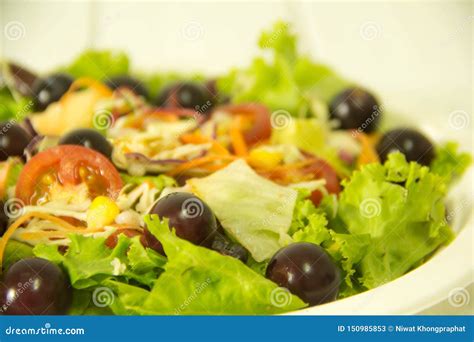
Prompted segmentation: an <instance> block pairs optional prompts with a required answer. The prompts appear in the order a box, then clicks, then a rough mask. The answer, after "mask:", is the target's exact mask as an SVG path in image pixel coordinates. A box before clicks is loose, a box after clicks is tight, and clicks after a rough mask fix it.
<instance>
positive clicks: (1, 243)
mask: <svg viewBox="0 0 474 342" xmlns="http://www.w3.org/2000/svg"><path fill="white" fill-rule="evenodd" d="M33 217H38V218H41V219H43V220H48V221H51V222H54V223H57V224H59V225H61V226H63V227H64V228H66V229H68V230H71V231H75V230H78V229H80V228H81V227H75V226H73V225H71V224H69V223H68V222H66V221H64V220H62V219H60V218H58V217H55V216H52V215H49V214H46V213H39V212H30V213H26V214H25V215H23V216H21V217H20V218H18V219H17V220H16V221H15V222H14V223H13V224H12V225H11V226H10V227H8V229H7V231H6V232H5V234H3V237H2V239H1V240H0V272H1V270H2V267H1V266H2V263H3V254H4V253H5V247H6V246H7V242H8V240H10V238H11V237H12V235H13V233H14V232H15V231H16V230H17V229H18V228H19V227H21V225H22V224H23V223H25V222H26V221H28V220H29V219H31V218H33ZM82 229H86V228H82Z"/></svg>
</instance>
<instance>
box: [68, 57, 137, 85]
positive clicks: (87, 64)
mask: <svg viewBox="0 0 474 342" xmlns="http://www.w3.org/2000/svg"><path fill="white" fill-rule="evenodd" d="M129 64H130V63H129V59H128V57H127V55H126V54H125V53H124V52H121V51H112V50H86V51H84V52H83V53H81V54H80V55H79V56H78V57H77V58H76V59H75V60H74V61H73V62H72V63H71V64H70V65H68V66H66V67H64V68H63V70H64V71H65V72H68V73H69V74H71V75H72V76H74V77H77V78H78V77H90V78H93V79H96V80H107V78H109V77H112V76H117V75H125V74H128V73H129V69H130V68H129Z"/></svg>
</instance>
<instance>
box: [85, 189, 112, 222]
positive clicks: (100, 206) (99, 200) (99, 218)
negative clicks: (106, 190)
mask: <svg viewBox="0 0 474 342" xmlns="http://www.w3.org/2000/svg"><path fill="white" fill-rule="evenodd" d="M119 213H120V209H119V207H118V206H117V204H116V203H115V202H114V201H112V200H111V199H110V198H108V197H105V196H98V197H96V198H95V199H94V200H93V201H92V203H91V205H90V207H89V209H88V210H87V227H88V228H101V227H103V226H106V225H108V224H111V223H113V222H114V220H115V217H117V215H118V214H119Z"/></svg>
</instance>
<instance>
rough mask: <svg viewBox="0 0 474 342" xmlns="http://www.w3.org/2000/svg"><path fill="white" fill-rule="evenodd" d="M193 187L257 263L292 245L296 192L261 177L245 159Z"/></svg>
mask: <svg viewBox="0 0 474 342" xmlns="http://www.w3.org/2000/svg"><path fill="white" fill-rule="evenodd" d="M189 184H190V185H191V188H192V190H193V192H195V193H196V194H197V195H198V196H199V197H200V198H202V199H203V200H204V202H206V203H207V204H208V205H209V207H210V208H211V209H212V211H213V212H214V214H215V215H216V216H217V218H218V219H219V221H220V223H221V225H222V227H223V228H224V229H225V231H226V232H227V233H228V234H229V235H230V236H231V237H232V238H234V239H235V240H236V241H238V242H239V243H240V244H241V245H242V246H244V247H245V248H246V249H247V250H248V251H249V252H250V254H251V255H252V257H253V258H254V259H255V260H256V261H258V262H260V261H264V260H266V259H269V258H271V257H272V256H273V254H275V252H276V251H278V250H279V249H280V248H281V247H283V246H285V245H286V244H288V243H290V242H291V239H290V237H289V236H288V234H287V232H288V229H289V228H290V224H291V219H292V216H293V208H294V205H295V200H296V196H297V192H296V190H293V189H290V188H287V187H283V186H280V185H277V184H275V183H273V182H271V181H269V180H268V179H265V178H263V177H261V176H259V175H258V174H256V173H255V171H253V170H252V169H251V168H250V167H249V166H248V165H247V164H246V162H245V161H244V160H243V159H239V160H237V161H235V162H233V163H231V164H230V165H228V166H227V167H225V168H223V169H221V170H219V171H217V172H215V173H213V174H212V175H210V176H207V177H204V178H196V179H192V180H190V181H189ZM231 208H232V209H231Z"/></svg>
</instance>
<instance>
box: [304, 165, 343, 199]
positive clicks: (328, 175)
mask: <svg viewBox="0 0 474 342" xmlns="http://www.w3.org/2000/svg"><path fill="white" fill-rule="evenodd" d="M303 172H304V173H308V174H313V175H314V176H315V178H316V179H321V178H324V179H325V180H326V189H327V191H328V192H329V193H330V194H338V193H339V192H340V191H341V186H340V184H339V179H338V177H337V174H336V172H335V171H334V169H333V168H332V167H331V166H330V165H329V164H328V163H327V162H326V161H324V160H322V159H315V161H314V163H312V164H310V165H308V166H307V167H305V168H304V169H303ZM322 198H323V194H322V193H321V191H319V190H315V191H313V192H312V194H311V201H312V202H313V203H314V205H319V203H321V200H322Z"/></svg>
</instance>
